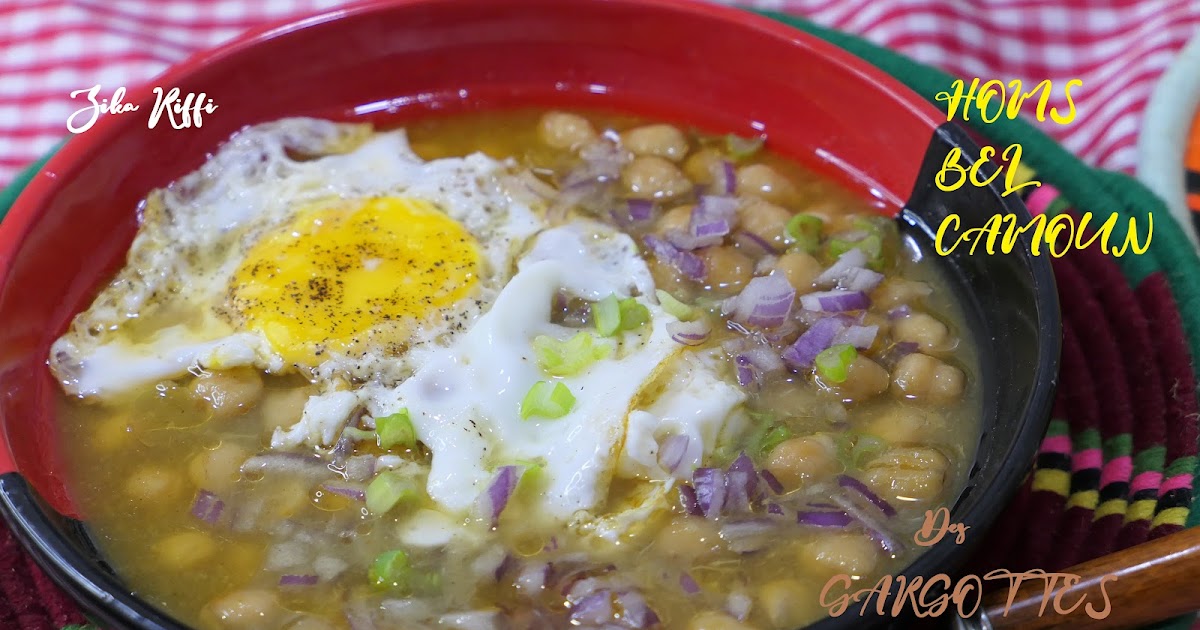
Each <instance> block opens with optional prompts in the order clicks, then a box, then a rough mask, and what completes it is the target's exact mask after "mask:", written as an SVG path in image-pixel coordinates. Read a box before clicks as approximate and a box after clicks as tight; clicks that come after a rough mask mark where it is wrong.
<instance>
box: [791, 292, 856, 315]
mask: <svg viewBox="0 0 1200 630" xmlns="http://www.w3.org/2000/svg"><path fill="white" fill-rule="evenodd" d="M800 304H801V305H803V306H804V308H806V309H808V310H810V311H825V312H826V313H841V312H844V311H861V310H864V309H866V308H867V307H868V306H870V305H871V300H870V299H869V298H867V294H866V293H863V292H862V291H846V290H843V289H834V290H832V291H818V292H816V293H809V294H807V295H801V296H800Z"/></svg>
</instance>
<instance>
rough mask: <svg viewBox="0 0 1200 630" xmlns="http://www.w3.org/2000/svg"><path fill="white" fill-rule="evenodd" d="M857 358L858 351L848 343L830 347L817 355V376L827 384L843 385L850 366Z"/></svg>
mask: <svg viewBox="0 0 1200 630" xmlns="http://www.w3.org/2000/svg"><path fill="white" fill-rule="evenodd" d="M857 358H858V351H857V350H855V349H854V346H852V345H850V344H848V343H841V344H838V345H836V346H830V347H828V348H826V349H824V350H822V351H821V353H820V354H818V355H817V358H816V361H815V363H816V366H817V375H818V376H820V377H821V379H822V380H824V381H827V382H829V383H844V382H845V381H846V377H847V376H848V375H849V374H850V364H851V363H853V362H854V360H855V359H857Z"/></svg>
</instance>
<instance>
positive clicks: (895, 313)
mask: <svg viewBox="0 0 1200 630" xmlns="http://www.w3.org/2000/svg"><path fill="white" fill-rule="evenodd" d="M909 315H912V309H911V308H909V307H908V305H907V304H901V305H900V306H897V307H896V308H894V309H892V310H890V311H888V314H887V317H888V319H904V318H905V317H908V316H909Z"/></svg>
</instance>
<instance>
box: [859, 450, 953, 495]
mask: <svg viewBox="0 0 1200 630" xmlns="http://www.w3.org/2000/svg"><path fill="white" fill-rule="evenodd" d="M864 468H865V470H866V476H865V477H864V478H863V482H864V483H866V484H867V485H868V486H871V489H873V490H874V491H875V492H876V493H877V494H879V496H881V497H883V498H885V499H888V500H894V501H909V502H911V501H932V500H934V499H936V498H937V497H938V496H939V495H940V494H941V493H942V488H943V486H944V485H945V483H946V471H947V470H948V469H949V468H950V460H948V459H946V456H945V455H943V454H942V453H941V451H939V450H937V449H935V448H933V447H930V446H904V447H895V448H891V449H888V450H887V451H884V452H883V454H881V455H879V456H878V457H876V458H874V459H872V460H871V461H870V462H868V463H867V464H866V465H865V466H864Z"/></svg>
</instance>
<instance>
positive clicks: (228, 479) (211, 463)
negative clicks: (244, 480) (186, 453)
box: [188, 442, 250, 495]
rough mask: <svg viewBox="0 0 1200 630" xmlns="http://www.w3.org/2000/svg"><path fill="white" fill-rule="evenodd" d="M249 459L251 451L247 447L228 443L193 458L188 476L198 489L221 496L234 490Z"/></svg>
mask: <svg viewBox="0 0 1200 630" xmlns="http://www.w3.org/2000/svg"><path fill="white" fill-rule="evenodd" d="M249 457H250V451H249V450H247V449H246V448H245V447H243V446H241V445H239V444H234V443H230V442H226V443H224V444H221V445H220V446H218V447H217V448H215V449H213V450H211V451H204V452H202V453H200V454H199V455H196V456H195V457H193V458H192V461H191V463H190V464H189V465H188V475H189V476H190V478H191V480H192V483H193V484H195V485H196V487H197V488H204V489H205V490H209V491H212V492H215V493H217V494H218V495H219V494H222V493H225V492H227V491H228V490H231V489H233V485H234V483H236V482H237V480H238V478H239V477H241V474H242V472H241V469H242V463H244V462H245V461H246V460H247V459H248V458H249Z"/></svg>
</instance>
